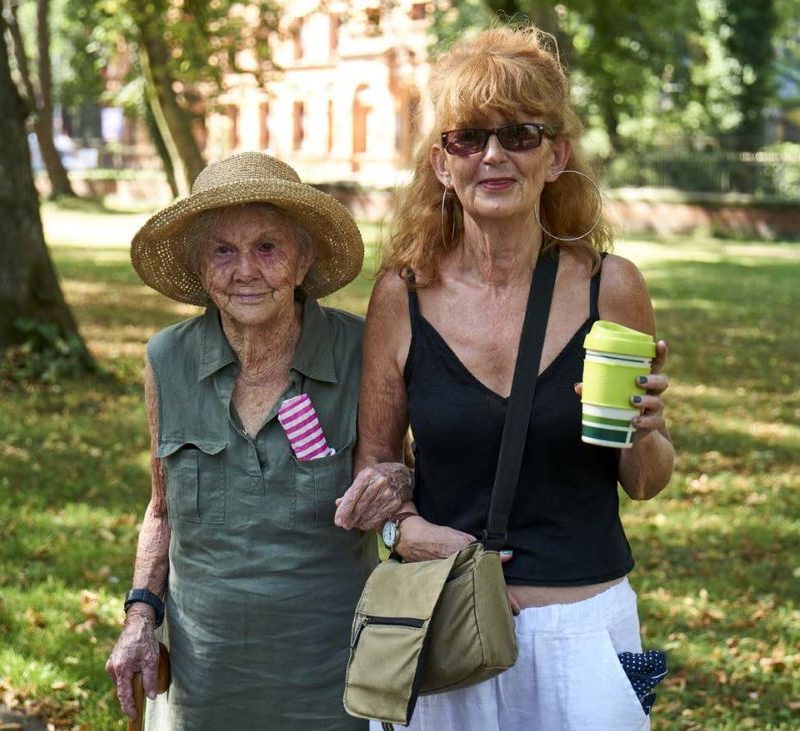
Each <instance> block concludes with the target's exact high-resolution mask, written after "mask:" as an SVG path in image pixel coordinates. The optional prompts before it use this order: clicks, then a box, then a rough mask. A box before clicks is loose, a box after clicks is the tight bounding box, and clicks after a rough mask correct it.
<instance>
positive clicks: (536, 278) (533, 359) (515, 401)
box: [482, 252, 558, 551]
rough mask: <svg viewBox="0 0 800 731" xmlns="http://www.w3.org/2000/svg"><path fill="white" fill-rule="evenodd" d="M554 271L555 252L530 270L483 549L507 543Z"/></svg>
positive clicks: (553, 282)
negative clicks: (525, 307)
mask: <svg viewBox="0 0 800 731" xmlns="http://www.w3.org/2000/svg"><path fill="white" fill-rule="evenodd" d="M557 271H558V253H557V252H556V253H554V254H553V255H552V256H551V255H549V254H547V255H544V256H541V257H539V261H538V262H537V263H536V268H535V269H534V271H533V281H532V282H531V291H530V294H529V295H528V306H527V309H526V310H525V320H524V321H523V323H522V335H521V336H520V340H519V352H518V353H517V362H516V364H515V366H514V378H513V380H512V382H511V395H510V396H509V399H508V407H507V410H506V420H505V424H504V425H503V437H502V440H501V442H500V456H499V458H498V462H497V472H496V473H495V476H494V488H493V489H492V502H491V506H490V507H489V518H488V520H487V522H486V529H485V530H484V531H483V541H482V542H483V544H484V545H485V546H486V548H488V549H490V550H493V551H499V550H500V549H501V548H503V546H505V544H506V529H507V528H508V518H509V515H510V513H511V505H512V503H513V502H514V495H515V493H516V491H517V482H518V481H519V469H520V466H521V464H522V451H523V449H524V447H525V438H526V436H527V433H528V426H529V424H530V418H531V409H532V408H533V396H534V393H535V391H536V378H537V376H538V374H539V364H540V362H541V360H542V347H543V345H544V335H545V331H546V330H547V318H548V316H549V315H550V302H551V301H552V299H553V289H554V288H555V283H556V273H557Z"/></svg>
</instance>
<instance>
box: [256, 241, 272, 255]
mask: <svg viewBox="0 0 800 731" xmlns="http://www.w3.org/2000/svg"><path fill="white" fill-rule="evenodd" d="M274 249H275V244H273V243H272V242H271V241H262V242H261V243H260V244H259V245H258V250H259V251H260V252H261V253H262V254H268V253H269V252H270V251H273V250H274Z"/></svg>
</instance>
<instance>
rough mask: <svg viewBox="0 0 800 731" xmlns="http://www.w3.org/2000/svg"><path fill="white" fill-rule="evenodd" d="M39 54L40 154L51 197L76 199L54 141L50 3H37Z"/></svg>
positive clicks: (37, 128)
mask: <svg viewBox="0 0 800 731" xmlns="http://www.w3.org/2000/svg"><path fill="white" fill-rule="evenodd" d="M36 50H37V54H38V56H39V101H38V104H37V105H36V111H37V120H36V123H35V125H34V130H35V131H36V137H37V139H38V140H39V151H40V152H41V153H42V161H43V162H44V166H45V167H46V168H47V176H48V177H49V178H50V197H51V198H60V197H62V196H68V197H72V198H74V197H76V196H75V191H74V190H72V184H71V183H70V182H69V176H68V175H67V169H66V168H65V167H64V164H63V163H62V162H61V157H60V156H59V154H58V150H56V145H55V141H54V139H53V67H52V63H51V61H50V0H36Z"/></svg>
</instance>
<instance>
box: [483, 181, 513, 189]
mask: <svg viewBox="0 0 800 731" xmlns="http://www.w3.org/2000/svg"><path fill="white" fill-rule="evenodd" d="M480 185H481V186H482V187H483V188H487V189H488V190H505V189H506V188H510V187H511V186H512V185H514V180H513V178H491V179H489V180H481V182H480Z"/></svg>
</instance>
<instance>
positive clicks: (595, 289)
mask: <svg viewBox="0 0 800 731" xmlns="http://www.w3.org/2000/svg"><path fill="white" fill-rule="evenodd" d="M605 258H606V252H605V251H604V252H602V253H601V254H600V266H599V267H598V268H597V271H596V272H595V274H594V276H593V277H592V278H591V279H590V280H589V317H590V318H591V319H592V320H598V319H599V318H600V310H599V309H598V307H597V302H598V300H599V299H600V276H601V274H602V273H603V262H604V261H605Z"/></svg>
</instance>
